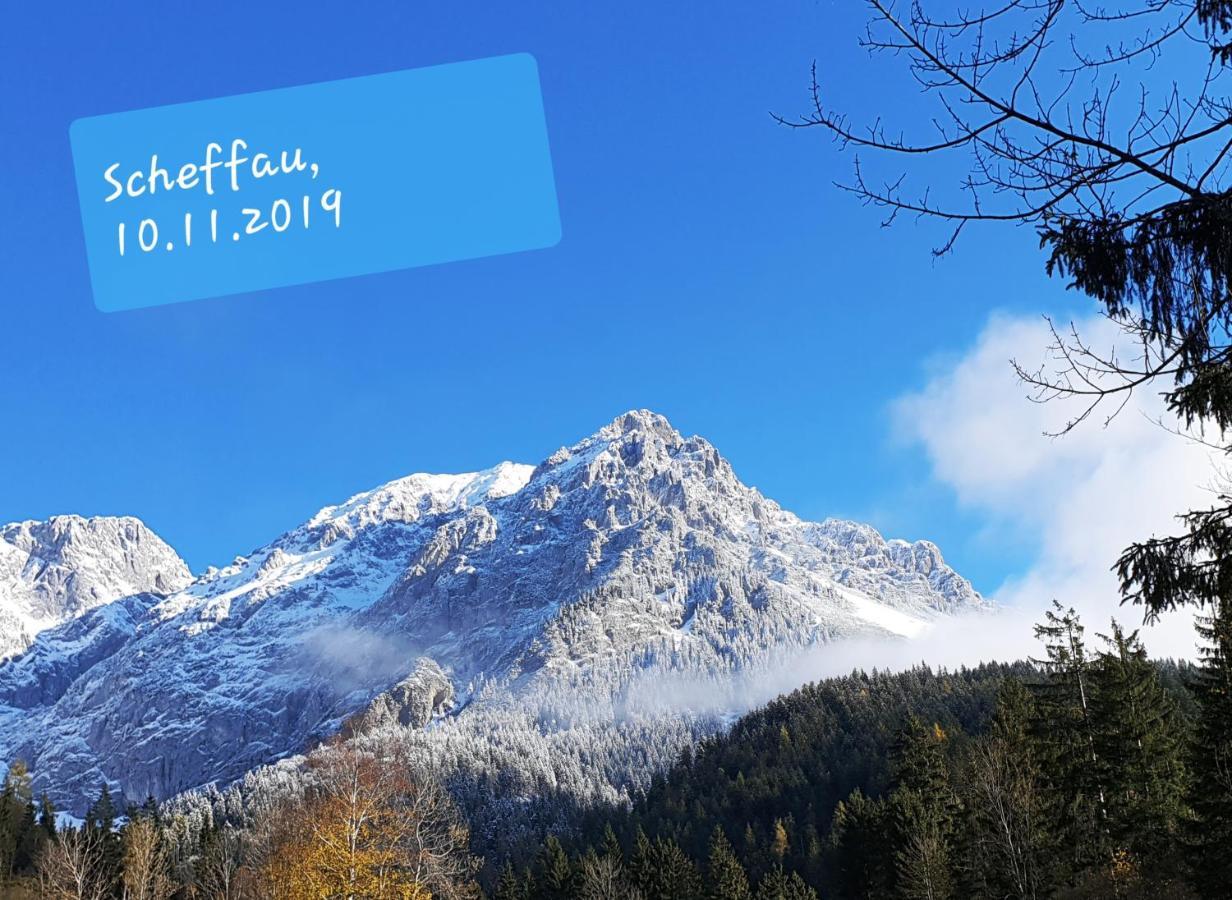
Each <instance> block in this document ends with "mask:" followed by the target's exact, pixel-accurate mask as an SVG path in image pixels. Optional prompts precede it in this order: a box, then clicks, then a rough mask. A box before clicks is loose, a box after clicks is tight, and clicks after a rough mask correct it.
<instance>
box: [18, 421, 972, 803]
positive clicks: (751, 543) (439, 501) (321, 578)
mask: <svg viewBox="0 0 1232 900" xmlns="http://www.w3.org/2000/svg"><path fill="white" fill-rule="evenodd" d="M111 607H114V609H112V608H111ZM986 607H987V604H986V603H985V601H983V599H982V598H980V597H979V595H978V594H977V593H976V592H975V591H974V590H973V589H972V588H971V586H970V584H969V583H967V582H966V580H965V579H962V578H961V576H959V575H958V574H957V573H955V572H953V570H951V569H950V568H949V567H948V566H946V565H945V563H944V560H943V559H942V557H941V555H940V552H939V551H938V550H937V548H936V547H935V545H932V544H931V543H929V542H926V541H917V542H915V543H910V544H909V543H907V542H903V541H885V540H884V539H883V538H881V536H880V535H879V534H878V533H877V532H876V531H875V530H874V529H871V528H869V527H868V526H863V525H858V524H856V523H850V522H843V521H841V520H836V519H830V520H826V521H825V522H821V523H810V522H804V521H802V520H800V519H798V518H797V517H795V516H794V515H792V514H791V513H789V512H786V511H785V510H783V509H782V508H781V507H779V506H778V504H776V503H774V502H773V501H770V500H767V499H766V498H764V497H762V496H761V495H760V493H758V492H757V491H755V490H754V489H752V488H749V487H747V486H745V485H743V484H742V483H741V482H740V481H739V480H738V479H737V478H736V476H735V474H734V472H733V471H732V469H731V466H730V464H729V463H728V462H727V461H726V460H725V459H724V458H723V457H722V456H721V455H720V454H719V453H718V451H717V450H716V449H715V448H714V447H713V446H712V445H710V444H709V443H708V442H707V441H705V440H704V439H702V438H698V437H691V438H685V437H683V436H681V435H680V434H679V433H678V432H676V430H675V429H674V428H672V427H671V425H670V423H668V421H667V420H666V419H664V418H663V417H662V416H658V415H657V414H654V413H651V412H648V411H644V410H642V411H633V412H630V413H626V414H624V415H622V416H620V417H618V418H617V419H615V420H614V421H613V422H611V423H610V424H608V425H607V426H605V427H604V428H602V429H600V430H599V431H598V432H596V433H595V434H593V435H591V436H589V437H587V438H584V439H583V440H581V441H579V442H577V443H575V444H573V445H571V446H569V447H562V448H561V449H560V450H558V451H557V452H556V453H553V454H551V455H550V456H549V457H548V458H547V459H545V460H544V461H543V462H541V463H540V464H539V465H537V466H535V467H533V468H532V467H529V466H524V465H518V464H514V463H501V464H499V465H498V466H495V467H493V468H492V469H488V470H484V471H482V472H477V473H470V474H468V475H461V476H428V475H412V476H407V477H406V478H403V479H397V480H396V481H393V482H390V483H388V484H386V485H382V486H380V487H378V488H375V489H373V490H372V491H367V492H362V493H360V494H356V495H355V496H353V497H351V498H349V499H348V500H346V501H344V502H343V503H341V504H336V505H333V506H327V507H324V508H323V509H322V510H321V511H320V512H318V513H317V514H316V515H314V516H313V517H311V518H310V519H309V520H308V521H307V522H305V523H303V524H302V525H300V526H298V527H296V528H294V529H291V530H290V531H288V532H286V533H284V534H283V535H281V536H279V537H278V538H276V539H275V540H274V541H272V542H270V543H269V544H267V545H265V546H264V547H261V548H258V549H257V550H256V551H254V552H253V553H251V554H249V555H248V556H246V557H237V559H236V561H235V562H234V563H232V564H231V565H229V566H226V567H223V568H220V569H210V570H207V571H206V572H204V573H202V574H201V575H200V576H198V577H197V578H196V579H194V580H193V581H192V582H191V583H190V584H188V585H187V586H185V587H182V588H181V589H180V590H178V591H174V592H172V593H170V594H169V595H167V596H159V595H156V594H150V593H141V594H134V595H132V596H130V597H127V598H124V600H123V601H122V602H121V603H118V604H117V603H113V604H110V605H109V606H108V607H104V608H103V609H102V611H100V610H90V611H88V612H87V613H86V614H85V615H84V616H82V617H80V618H79V619H78V620H75V621H73V622H69V623H67V624H65V625H61V626H59V627H58V628H54V629H51V630H50V631H49V632H46V633H44V634H42V635H40V636H39V638H38V639H36V641H35V642H34V644H33V645H32V646H31V648H30V650H28V651H27V652H26V653H24V654H22V655H21V656H19V657H17V658H16V659H14V660H12V661H10V662H9V663H8V664H6V665H3V666H0V757H9V758H11V757H13V756H15V755H20V756H22V757H23V758H26V759H27V760H28V761H30V762H31V763H32V767H33V769H34V770H35V771H36V772H38V773H42V774H43V775H44V776H46V778H47V781H48V783H54V784H56V785H59V786H61V789H62V790H65V791H66V792H67V795H66V796H65V797H61V798H58V799H61V800H62V801H67V802H68V804H69V805H70V806H71V807H78V806H80V805H81V803H82V801H83V798H85V797H88V796H89V795H90V794H91V793H93V792H94V791H96V790H97V783H98V782H99V781H100V780H108V781H110V782H111V783H112V784H114V785H116V786H117V787H120V788H122V789H123V790H124V791H126V792H127V793H128V794H129V796H132V797H142V796H144V795H145V793H147V792H150V793H154V794H155V795H156V796H162V797H165V796H168V795H171V794H174V793H176V792H178V791H182V790H185V789H189V788H193V787H196V786H198V785H201V784H206V783H209V782H214V781H217V782H223V783H225V782H227V781H230V780H233V779H235V778H238V777H240V776H241V775H243V774H244V773H245V772H247V771H249V770H251V769H253V768H254V767H256V766H260V765H262V764H266V763H269V762H272V761H274V760H276V759H279V758H282V757H285V756H287V755H288V754H294V753H295V752H297V751H299V750H301V749H302V748H303V747H304V746H306V745H307V744H310V743H311V742H312V741H314V740H318V739H321V738H323V737H325V736H327V735H328V734H329V733H331V732H332V731H335V730H337V729H338V728H339V727H340V726H341V724H342V722H343V721H344V720H345V719H347V718H348V717H353V716H356V715H357V714H360V713H362V712H363V711H364V710H365V709H366V708H367V707H368V705H369V704H371V703H372V702H373V701H374V700H375V699H376V698H378V697H380V696H385V697H386V698H389V697H390V696H394V695H392V694H390V693H389V692H390V690H391V689H393V688H395V687H397V686H398V685H400V684H403V683H404V682H405V683H407V684H410V685H411V687H409V688H400V689H399V690H401V693H397V692H395V693H396V694H397V696H398V697H401V698H402V700H400V701H399V702H403V703H404V704H405V705H406V708H412V707H413V708H414V709H416V710H417V712H416V713H415V715H414V716H412V717H411V718H413V719H414V721H415V722H416V723H417V724H418V725H422V724H424V722H425V720H427V719H431V717H432V716H434V715H441V716H444V715H448V716H450V717H467V716H470V717H471V718H472V719H476V720H477V718H478V713H477V712H476V710H480V709H483V708H488V707H492V706H501V705H508V704H511V703H519V704H523V705H525V704H529V703H542V704H547V705H551V704H559V703H560V702H561V691H562V689H564V688H568V689H569V690H572V691H573V692H574V694H575V695H576V696H574V697H571V698H570V700H571V701H572V700H576V702H577V703H590V702H592V701H593V703H594V704H597V705H598V706H599V707H600V708H606V707H605V706H604V704H612V703H616V702H618V695H620V693H621V692H622V691H625V690H627V689H628V687H629V685H630V684H631V683H632V682H633V681H635V680H636V676H637V674H638V672H640V671H643V670H647V669H653V668H656V667H667V668H672V667H675V668H677V669H682V670H688V669H690V667H692V670H695V671H698V672H707V673H721V672H728V671H731V670H733V669H734V668H739V667H740V666H741V665H744V664H745V663H747V662H748V661H749V660H752V659H754V658H755V657H757V656H758V655H759V654H761V653H763V652H765V651H767V650H773V649H774V648H777V647H804V646H813V645H824V644H825V643H828V642H830V641H833V640H839V639H842V638H845V637H853V636H865V635H882V636H890V635H895V636H910V635H912V634H915V633H919V631H920V630H922V629H925V628H927V627H928V625H929V623H930V622H931V621H933V620H935V619H937V618H939V617H942V616H945V615H949V614H952V613H955V612H961V611H966V610H972V609H983V608H986ZM426 662H427V663H430V664H431V665H430V666H429V670H431V671H433V672H436V671H440V672H441V673H442V677H445V678H446V679H447V681H448V684H449V686H448V689H445V688H444V687H442V686H441V685H440V684H439V683H438V682H439V679H436V678H435V677H434V678H433V679H429V680H430V681H431V682H432V684H433V688H432V690H433V692H434V695H439V696H441V697H445V696H448V697H449V698H450V709H448V710H447V709H443V708H441V709H438V708H437V706H438V705H437V704H435V703H433V702H429V703H427V705H426V706H425V704H424V702H423V700H422V698H417V697H414V696H410V695H408V694H407V692H408V691H410V692H411V693H412V694H413V693H414V690H415V688H414V685H415V684H416V683H417V682H415V680H414V679H410V680H409V681H407V679H408V677H409V676H410V675H411V674H412V673H414V672H416V671H423V670H424V666H425V664H426ZM383 702H385V703H386V704H387V705H388V703H389V702H390V701H389V700H388V699H386V700H385V701H383ZM545 708H546V707H545ZM613 708H614V707H613ZM389 715H394V716H395V717H396V716H397V715H398V713H396V711H395V712H394V713H390V714H389ZM377 718H378V719H379V720H381V721H383V720H384V719H382V717H377ZM384 718H388V715H386V716H385V717H384ZM403 718H406V717H405V716H404V717H403ZM361 719H362V716H361ZM545 721H548V720H546V719H545ZM544 727H549V726H544ZM552 727H554V726H552Z"/></svg>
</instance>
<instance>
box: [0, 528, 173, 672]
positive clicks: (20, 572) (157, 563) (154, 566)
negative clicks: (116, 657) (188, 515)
mask: <svg viewBox="0 0 1232 900" xmlns="http://www.w3.org/2000/svg"><path fill="white" fill-rule="evenodd" d="M190 580H191V575H190V573H189V571H188V566H187V565H186V564H185V563H184V561H183V560H182V559H180V557H179V555H178V554H177V553H176V552H175V551H174V550H172V549H171V547H169V546H168V545H167V544H166V543H165V542H164V541H163V540H162V538H160V537H159V536H158V535H157V534H155V533H154V532H153V531H151V530H150V529H149V528H148V527H146V525H145V523H144V522H142V521H141V520H140V519H137V518H134V517H132V516H93V517H89V518H87V517H84V516H78V515H57V516H52V517H50V518H48V519H46V520H43V521H39V520H34V519H29V520H26V521H23V522H13V523H10V524H8V525H3V526H0V626H3V627H0V659H4V658H6V657H8V656H12V655H13V654H14V653H20V652H21V651H23V650H24V649H25V648H26V647H27V646H29V644H30V642H31V641H32V640H33V639H34V636H35V635H37V634H38V633H39V632H40V631H42V630H44V629H46V628H50V627H52V626H54V625H58V624H59V623H61V622H64V621H66V620H68V619H71V618H74V617H76V616H79V615H81V614H82V613H84V612H87V611H88V610H91V609H94V608H95V607H97V606H102V605H103V604H106V603H110V602H112V601H114V600H119V599H120V598H122V597H126V596H129V595H132V594H138V593H143V592H156V593H163V594H166V593H171V592H172V591H176V590H179V589H180V588H182V587H184V586H185V585H186V584H187V583H188V582H189V581H190Z"/></svg>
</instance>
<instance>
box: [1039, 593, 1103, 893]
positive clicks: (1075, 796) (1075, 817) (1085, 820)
mask: <svg viewBox="0 0 1232 900" xmlns="http://www.w3.org/2000/svg"><path fill="white" fill-rule="evenodd" d="M1052 606H1053V608H1052V609H1050V610H1048V611H1047V612H1045V613H1044V623H1043V624H1042V625H1037V626H1035V636H1036V638H1037V639H1039V640H1040V641H1042V642H1043V643H1044V651H1045V657H1044V659H1042V660H1035V662H1036V663H1037V664H1039V665H1040V666H1041V667H1042V668H1043V670H1044V675H1045V677H1044V678H1043V680H1042V681H1040V682H1039V683H1037V684H1035V685H1033V693H1034V696H1035V710H1036V719H1035V722H1034V723H1033V728H1032V731H1033V734H1034V737H1035V739H1036V743H1037V745H1038V746H1039V748H1040V750H1041V755H1042V756H1043V759H1042V760H1041V766H1040V768H1041V771H1043V772H1044V773H1045V774H1046V775H1047V778H1048V782H1047V784H1046V790H1047V792H1048V794H1049V795H1050V797H1051V800H1052V806H1053V809H1052V810H1051V811H1050V817H1051V818H1052V819H1053V820H1054V821H1055V822H1056V823H1057V827H1058V831H1059V835H1058V837H1059V843H1060V846H1061V847H1063V848H1066V851H1065V852H1066V860H1065V862H1066V864H1067V866H1068V867H1069V868H1070V869H1072V870H1075V871H1078V870H1082V869H1084V868H1086V867H1089V866H1092V865H1100V864H1105V863H1107V862H1108V861H1109V860H1110V859H1111V849H1110V847H1109V844H1108V839H1107V832H1106V826H1107V814H1106V811H1105V809H1104V790H1103V785H1102V784H1101V782H1100V766H1099V760H1098V757H1097V756H1096V751H1095V734H1094V727H1093V724H1092V722H1091V661H1090V659H1089V658H1088V655H1087V650H1086V643H1085V639H1084V628H1083V626H1082V623H1081V621H1080V619H1079V617H1078V614H1077V613H1076V612H1075V611H1074V610H1073V609H1064V608H1063V607H1062V606H1061V604H1059V603H1057V602H1056V601H1055V600H1054V601H1053V604H1052Z"/></svg>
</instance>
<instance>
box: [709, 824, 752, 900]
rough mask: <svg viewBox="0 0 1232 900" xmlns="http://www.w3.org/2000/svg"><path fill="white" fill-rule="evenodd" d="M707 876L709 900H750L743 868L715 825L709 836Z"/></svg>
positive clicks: (719, 828)
mask: <svg viewBox="0 0 1232 900" xmlns="http://www.w3.org/2000/svg"><path fill="white" fill-rule="evenodd" d="M707 874H708V875H709V877H710V890H709V893H708V895H707V896H708V897H709V898H710V900H751V898H752V896H753V892H752V890H750V888H749V877H748V875H747V874H745V871H744V866H742V865H740V860H738V859H736V854H735V852H734V851H733V850H732V846H731V842H730V841H728V840H727V835H726V834H724V833H723V829H722V828H721V827H720V826H718V825H716V826H714V832H713V833H712V834H711V835H710V859H709V866H708V869H707Z"/></svg>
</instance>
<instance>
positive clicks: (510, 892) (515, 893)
mask: <svg viewBox="0 0 1232 900" xmlns="http://www.w3.org/2000/svg"><path fill="white" fill-rule="evenodd" d="M522 888H523V883H522V880H521V879H520V878H518V875H517V872H515V871H514V869H513V863H512V862H510V861H508V860H506V861H505V866H504V868H502V869H501V873H500V878H499V879H498V880H497V882H496V893H495V894H493V900H526V895H525V894H523V893H522Z"/></svg>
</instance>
